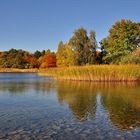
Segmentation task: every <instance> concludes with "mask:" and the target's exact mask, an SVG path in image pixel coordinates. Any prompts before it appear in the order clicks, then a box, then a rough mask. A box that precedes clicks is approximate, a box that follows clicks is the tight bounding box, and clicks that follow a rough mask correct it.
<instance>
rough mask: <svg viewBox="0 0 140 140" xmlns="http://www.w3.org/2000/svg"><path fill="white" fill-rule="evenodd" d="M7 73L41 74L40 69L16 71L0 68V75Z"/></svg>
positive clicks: (14, 69)
mask: <svg viewBox="0 0 140 140" xmlns="http://www.w3.org/2000/svg"><path fill="white" fill-rule="evenodd" d="M7 72H11V73H14V72H21V73H24V72H27V73H32V72H39V69H16V68H0V73H7Z"/></svg>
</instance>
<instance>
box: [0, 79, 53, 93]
mask: <svg viewBox="0 0 140 140" xmlns="http://www.w3.org/2000/svg"><path fill="white" fill-rule="evenodd" d="M52 86H53V82H52V80H42V81H41V80H40V81H37V80H34V81H32V80H31V81H27V80H23V81H22V80H21V81H8V82H0V91H2V92H8V93H10V94H11V95H17V94H19V95H20V94H23V93H26V92H29V91H31V90H33V91H35V92H36V93H37V92H38V93H39V92H40V91H41V92H42V93H46V92H47V93H50V91H51V89H52Z"/></svg>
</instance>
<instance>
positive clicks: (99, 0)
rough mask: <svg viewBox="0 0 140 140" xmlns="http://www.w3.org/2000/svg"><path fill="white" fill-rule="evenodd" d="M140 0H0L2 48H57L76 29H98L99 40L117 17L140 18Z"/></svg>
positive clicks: (136, 20)
mask: <svg viewBox="0 0 140 140" xmlns="http://www.w3.org/2000/svg"><path fill="white" fill-rule="evenodd" d="M139 6H140V0H0V51H4V50H9V49H10V48H16V49H24V50H28V51H31V52H34V51H35V50H44V49H45V50H46V49H51V50H56V49H57V45H58V42H59V41H61V40H63V41H64V42H66V41H68V40H69V38H70V37H71V36H72V34H73V32H74V30H75V29H77V28H79V27H84V28H86V29H87V31H90V30H95V31H96V36H97V41H98V42H99V41H100V40H101V39H103V38H104V37H106V36H107V35H108V29H109V28H110V27H111V26H112V24H114V22H115V21H117V20H120V19H131V20H133V21H135V22H140V15H139V13H140V8H139Z"/></svg>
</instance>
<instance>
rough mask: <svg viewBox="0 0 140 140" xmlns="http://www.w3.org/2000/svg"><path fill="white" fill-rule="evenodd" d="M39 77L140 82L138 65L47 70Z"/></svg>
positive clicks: (139, 67)
mask: <svg viewBox="0 0 140 140" xmlns="http://www.w3.org/2000/svg"><path fill="white" fill-rule="evenodd" d="M39 75H45V76H54V77H56V78H57V79H65V80H80V81H95V82H96V81H97V82H101V81H103V82H107V81H111V82H117V81H120V82H121V81H126V82H129V81H140V65H92V66H79V67H66V68H49V69H47V70H46V71H41V72H40V73H39Z"/></svg>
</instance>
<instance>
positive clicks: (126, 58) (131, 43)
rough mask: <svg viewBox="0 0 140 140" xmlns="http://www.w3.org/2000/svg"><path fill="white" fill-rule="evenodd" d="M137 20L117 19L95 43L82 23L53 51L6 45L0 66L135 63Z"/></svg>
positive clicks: (139, 46)
mask: <svg viewBox="0 0 140 140" xmlns="http://www.w3.org/2000/svg"><path fill="white" fill-rule="evenodd" d="M139 63H140V23H136V22H133V21H131V20H125V19H123V20H120V21H117V22H115V23H114V25H112V27H111V28H110V29H109V34H108V36H107V37H106V38H104V39H102V40H101V41H100V46H98V44H97V41H96V33H95V31H90V33H87V31H86V29H84V28H83V27H81V28H79V29H77V30H75V31H74V33H73V35H72V37H70V39H69V41H68V42H65V43H64V42H63V41H60V42H59V44H58V48H57V51H56V52H52V51H51V50H49V49H48V50H43V51H39V50H37V51H35V52H34V53H29V52H27V51H24V50H16V49H10V50H9V51H3V52H0V68H20V69H22V68H25V69H29V68H48V67H56V66H58V67H64V66H74V65H78V66H80V65H91V64H139Z"/></svg>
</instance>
